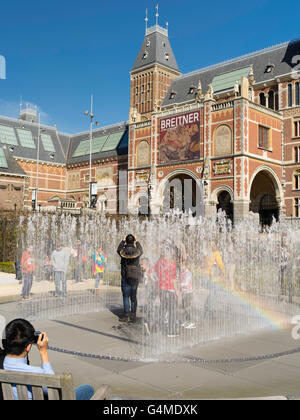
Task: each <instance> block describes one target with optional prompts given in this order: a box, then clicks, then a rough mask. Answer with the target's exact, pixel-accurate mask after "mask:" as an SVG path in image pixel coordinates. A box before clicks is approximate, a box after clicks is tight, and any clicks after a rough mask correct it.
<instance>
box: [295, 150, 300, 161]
mask: <svg viewBox="0 0 300 420" xmlns="http://www.w3.org/2000/svg"><path fill="white" fill-rule="evenodd" d="M294 157H295V163H300V146H297V147H294Z"/></svg>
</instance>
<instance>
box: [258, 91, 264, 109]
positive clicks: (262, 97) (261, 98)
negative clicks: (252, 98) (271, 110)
mask: <svg viewBox="0 0 300 420" xmlns="http://www.w3.org/2000/svg"><path fill="white" fill-rule="evenodd" d="M259 103H260V104H261V105H263V106H266V97H265V94H264V93H263V92H261V93H260V94H259Z"/></svg>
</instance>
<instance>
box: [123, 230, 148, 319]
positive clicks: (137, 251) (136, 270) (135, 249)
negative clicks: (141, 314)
mask: <svg viewBox="0 0 300 420" xmlns="http://www.w3.org/2000/svg"><path fill="white" fill-rule="evenodd" d="M117 253H118V254H119V256H120V257H121V278H122V280H121V290H122V295H123V306H124V315H123V317H121V318H120V321H122V322H130V321H131V322H135V321H136V310H137V289H138V285H139V281H140V279H141V276H142V271H141V266H140V257H141V256H142V254H143V248H142V246H141V244H140V243H139V242H138V240H137V238H136V237H135V236H134V235H131V234H130V235H127V236H125V237H124V239H123V240H122V241H121V242H120V244H119V246H118V249H117Z"/></svg>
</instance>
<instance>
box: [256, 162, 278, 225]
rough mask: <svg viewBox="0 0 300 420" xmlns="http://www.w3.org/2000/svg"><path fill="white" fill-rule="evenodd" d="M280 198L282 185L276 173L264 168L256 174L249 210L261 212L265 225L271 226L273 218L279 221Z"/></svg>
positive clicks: (262, 221) (261, 219)
mask: <svg viewBox="0 0 300 420" xmlns="http://www.w3.org/2000/svg"><path fill="white" fill-rule="evenodd" d="M280 198H281V194H280V187H279V183H278V180H277V179H276V178H275V175H273V174H272V172H271V171H269V170H267V169H262V170H261V171H260V172H258V173H257V174H256V175H255V176H254V178H253V181H252V184H251V190H250V207H249V210H250V211H252V212H253V213H258V214H259V220H260V223H261V224H262V225H263V226H265V225H267V226H270V225H271V224H272V222H273V218H275V220H276V221H278V218H279V213H280V211H279V204H278V202H280Z"/></svg>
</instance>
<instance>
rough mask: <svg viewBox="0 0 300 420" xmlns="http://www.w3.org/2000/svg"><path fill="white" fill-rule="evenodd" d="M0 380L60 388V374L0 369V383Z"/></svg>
mask: <svg viewBox="0 0 300 420" xmlns="http://www.w3.org/2000/svg"><path fill="white" fill-rule="evenodd" d="M1 382H6V383H12V384H19V385H32V386H49V387H52V388H60V375H45V374H42V373H23V372H13V371H8V370H0V383H1Z"/></svg>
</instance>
